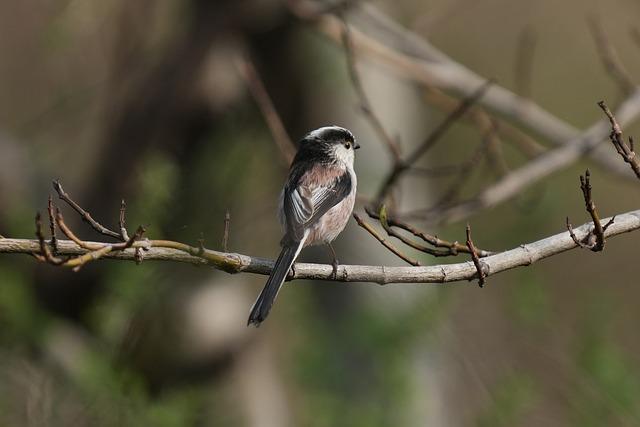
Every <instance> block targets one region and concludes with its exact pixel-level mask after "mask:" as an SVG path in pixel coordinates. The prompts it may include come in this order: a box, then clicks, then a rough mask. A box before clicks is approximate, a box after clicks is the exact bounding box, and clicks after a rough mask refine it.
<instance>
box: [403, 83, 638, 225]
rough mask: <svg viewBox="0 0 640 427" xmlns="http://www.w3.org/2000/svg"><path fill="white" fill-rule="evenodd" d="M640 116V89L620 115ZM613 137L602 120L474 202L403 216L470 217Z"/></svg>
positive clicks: (623, 119) (622, 119) (623, 120)
mask: <svg viewBox="0 0 640 427" xmlns="http://www.w3.org/2000/svg"><path fill="white" fill-rule="evenodd" d="M638 114H640V90H636V91H635V92H634V93H633V95H631V96H630V97H629V98H627V100H626V101H625V102H623V103H622V104H621V105H620V108H619V109H618V111H617V112H616V117H617V118H618V123H619V126H623V125H624V124H627V123H629V122H630V121H631V120H632V119H633V118H635V117H636V116H637V115H638ZM608 135H609V120H601V121H599V122H597V123H596V124H594V125H593V126H591V127H590V128H589V129H588V130H587V131H585V132H584V134H582V135H581V136H580V137H578V138H575V139H573V140H572V141H571V142H570V143H568V144H566V145H563V146H561V147H558V148H555V149H553V150H550V151H548V152H546V153H544V154H541V155H540V156H538V157H536V158H535V159H534V160H532V161H530V162H528V163H527V164H525V165H524V166H522V167H520V168H518V169H515V170H513V171H511V172H509V173H508V174H507V175H505V176H504V177H503V178H502V179H501V180H500V181H498V182H496V183H495V184H493V185H491V186H490V187H488V188H486V189H485V190H483V191H482V192H481V193H480V194H478V195H477V196H475V197H473V198H472V199H470V200H466V201H463V202H460V203H457V204H455V205H453V206H449V207H446V208H444V209H438V210H436V211H425V210H419V211H414V212H410V213H407V214H405V215H403V217H406V218H421V219H424V220H425V221H426V222H427V223H442V222H455V221H460V220H462V219H465V218H468V217H469V216H471V215H473V214H475V213H477V212H478V211H480V210H483V209H487V208H490V207H493V206H495V205H497V204H499V203H502V202H504V201H506V200H508V199H510V198H512V197H514V196H516V195H517V194H520V192H521V191H522V190H523V189H524V188H526V187H528V186H529V185H530V184H531V183H532V182H537V181H539V180H540V179H542V178H544V177H547V176H549V175H551V174H552V173H554V172H556V171H559V170H560V169H562V168H563V167H566V166H568V165H570V164H571V163H573V162H574V161H576V160H577V159H578V158H580V157H581V156H582V155H584V154H585V153H587V152H589V151H590V150H592V149H593V148H595V147H596V146H597V145H598V144H599V143H600V142H601V141H604V140H605V139H606V138H607V136H608Z"/></svg>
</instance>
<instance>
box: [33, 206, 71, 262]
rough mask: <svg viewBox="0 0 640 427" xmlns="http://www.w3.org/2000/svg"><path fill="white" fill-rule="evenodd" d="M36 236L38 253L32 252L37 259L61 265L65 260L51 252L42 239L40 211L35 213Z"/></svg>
mask: <svg viewBox="0 0 640 427" xmlns="http://www.w3.org/2000/svg"><path fill="white" fill-rule="evenodd" d="M35 223H36V237H37V238H38V244H39V246H40V254H36V253H33V255H34V256H36V258H37V259H39V260H41V261H45V262H48V263H50V264H53V265H62V264H63V263H64V262H65V260H64V259H62V258H57V257H55V256H54V255H53V254H52V253H51V249H50V248H49V246H47V242H45V240H44V234H43V233H42V217H41V216H40V212H38V213H37V214H36V219H35Z"/></svg>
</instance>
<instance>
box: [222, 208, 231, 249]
mask: <svg viewBox="0 0 640 427" xmlns="http://www.w3.org/2000/svg"><path fill="white" fill-rule="evenodd" d="M230 225H231V214H230V213H229V209H227V210H226V211H225V213H224V233H223V235H222V250H223V251H224V252H227V246H228V244H229V227H230Z"/></svg>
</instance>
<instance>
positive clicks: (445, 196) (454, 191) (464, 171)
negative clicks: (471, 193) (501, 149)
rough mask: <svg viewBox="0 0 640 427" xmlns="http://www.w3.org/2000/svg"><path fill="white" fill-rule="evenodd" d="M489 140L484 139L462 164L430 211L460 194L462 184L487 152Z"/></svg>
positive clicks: (444, 204) (446, 203)
mask: <svg viewBox="0 0 640 427" xmlns="http://www.w3.org/2000/svg"><path fill="white" fill-rule="evenodd" d="M489 142H490V139H489V138H484V139H483V140H482V141H481V142H480V144H479V145H478V147H477V148H476V149H475V150H474V151H473V152H472V153H471V155H470V156H469V158H468V159H467V160H465V161H464V162H463V163H462V164H461V167H460V169H459V170H458V173H457V175H456V177H455V178H454V179H453V182H452V183H451V185H449V188H447V190H445V191H444V192H443V193H442V195H441V196H440V198H439V199H438V201H437V202H436V203H434V206H433V207H432V208H431V209H438V208H440V207H442V206H446V205H448V204H449V203H450V202H451V201H452V200H453V199H454V198H456V196H457V195H458V194H459V193H460V191H461V190H462V188H463V187H464V184H465V183H466V182H467V181H468V180H469V179H470V178H471V176H472V173H473V170H474V169H475V167H476V166H478V165H479V164H480V159H481V158H482V156H483V155H484V154H486V152H487V148H488V146H489Z"/></svg>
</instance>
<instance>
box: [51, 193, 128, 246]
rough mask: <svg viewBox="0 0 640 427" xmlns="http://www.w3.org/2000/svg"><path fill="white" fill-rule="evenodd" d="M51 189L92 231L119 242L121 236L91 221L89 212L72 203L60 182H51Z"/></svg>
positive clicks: (93, 220)
mask: <svg viewBox="0 0 640 427" xmlns="http://www.w3.org/2000/svg"><path fill="white" fill-rule="evenodd" d="M53 189H54V190H56V192H57V193H58V197H60V199H61V200H64V201H65V202H66V203H67V204H68V205H69V206H71V207H72V208H73V209H74V210H75V211H76V212H78V214H79V215H80V216H81V217H82V219H83V221H85V222H86V223H88V224H89V225H91V227H93V229H94V230H96V231H97V232H98V233H100V234H104V235H105V236H109V237H113V238H114V239H118V240H121V236H120V234H119V233H116V232H115V231H112V230H109V229H108V228H107V227H105V226H103V225H102V224H100V223H99V222H98V221H96V220H95V219H93V217H92V216H91V215H90V214H89V212H87V211H85V210H84V209H82V208H81V207H80V205H78V204H77V203H76V202H74V201H73V200H72V199H71V198H70V197H69V195H68V194H67V193H65V191H64V189H63V188H62V185H61V184H60V181H53Z"/></svg>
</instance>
